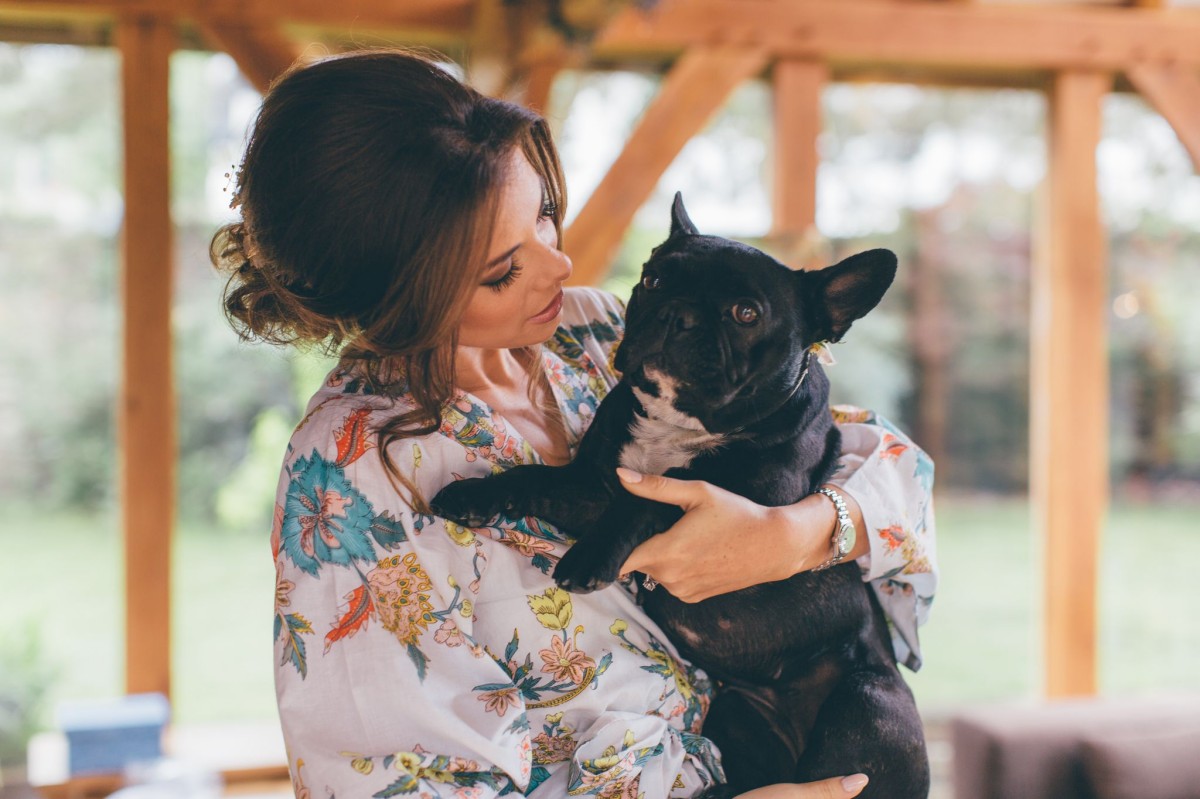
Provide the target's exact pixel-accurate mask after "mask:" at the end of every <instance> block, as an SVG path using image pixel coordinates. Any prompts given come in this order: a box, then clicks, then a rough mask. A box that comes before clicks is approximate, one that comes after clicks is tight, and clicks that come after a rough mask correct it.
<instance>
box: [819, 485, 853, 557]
mask: <svg viewBox="0 0 1200 799" xmlns="http://www.w3.org/2000/svg"><path fill="white" fill-rule="evenodd" d="M816 493H818V494H824V495H825V496H827V497H829V499H830V501H831V502H833V507H834V508H836V509H837V526H836V527H835V528H834V530H833V553H832V554H831V555H830V557H829V560H827V561H825V562H824V563H822V564H821V565H820V566H817V567H816V568H814V569H813V571H815V572H819V571H824V570H825V569H828V568H829V567H830V566H836V565H837V564H839V563H841V562H842V561H843V560H845V559H846V556H847V555H849V554H850V552H851V551H853V549H854V542H855V541H856V540H857V538H858V531H857V530H856V529H855V528H854V521H853V520H852V519H851V518H850V512H849V511H848V510H846V500H845V499H843V498H842V495H841V494H840V493H838V492H837V491H835V490H834V489H832V488H830V487H828V486H822V487H821V488H818V489H817V491H816Z"/></svg>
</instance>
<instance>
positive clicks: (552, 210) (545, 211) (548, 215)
mask: <svg viewBox="0 0 1200 799" xmlns="http://www.w3.org/2000/svg"><path fill="white" fill-rule="evenodd" d="M556 216H558V203H556V202H554V200H551V199H550V198H549V197H547V198H546V199H545V200H542V213H541V217H542V219H553V218H554V217H556Z"/></svg>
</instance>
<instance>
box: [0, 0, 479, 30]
mask: <svg viewBox="0 0 1200 799" xmlns="http://www.w3.org/2000/svg"><path fill="white" fill-rule="evenodd" d="M4 2H5V4H6V5H11V6H14V7H17V8H27V9H45V10H48V11H50V10H60V11H66V12H70V11H90V12H101V13H105V14H111V15H114V16H141V15H147V14H149V15H159V16H178V17H182V18H186V19H208V20H218V21H221V22H227V23H230V24H234V25H248V26H255V25H263V24H266V25H277V24H279V23H281V22H297V23H308V24H315V25H330V26H344V25H347V24H352V25H353V26H354V27H355V28H358V29H364V28H365V29H381V28H382V29H403V28H411V27H419V28H429V29H438V30H440V29H453V30H457V31H466V30H467V29H468V28H469V27H470V24H471V9H472V6H473V0H404V1H403V2H396V0H339V1H338V2H336V3H331V2H328V0H4Z"/></svg>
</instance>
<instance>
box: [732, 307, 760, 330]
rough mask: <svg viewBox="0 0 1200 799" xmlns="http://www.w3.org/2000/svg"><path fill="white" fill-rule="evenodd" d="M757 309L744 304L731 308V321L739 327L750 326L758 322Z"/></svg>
mask: <svg viewBox="0 0 1200 799" xmlns="http://www.w3.org/2000/svg"><path fill="white" fill-rule="evenodd" d="M758 316H759V313H758V309H757V308H755V307H754V306H753V305H750V304H749V303H745V302H739V303H738V304H737V305H735V306H733V321H735V322H737V323H738V324H739V325H752V324H754V323H755V322H757V321H758Z"/></svg>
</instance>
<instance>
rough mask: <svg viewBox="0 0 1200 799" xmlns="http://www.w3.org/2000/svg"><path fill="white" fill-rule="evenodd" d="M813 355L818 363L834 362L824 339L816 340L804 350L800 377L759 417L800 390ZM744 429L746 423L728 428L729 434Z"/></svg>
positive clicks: (772, 412)
mask: <svg viewBox="0 0 1200 799" xmlns="http://www.w3.org/2000/svg"><path fill="white" fill-rule="evenodd" d="M813 355H816V356H817V360H818V361H819V362H820V363H834V360H833V355H832V354H830V353H829V348H828V347H827V346H826V343H825V342H824V341H822V342H818V343H817V344H813V345H812V346H811V347H809V348H808V349H807V350H805V351H804V367H803V368H801V369H800V377H798V378H796V383H795V385H793V386H792V389H791V391H789V392H788V393H787V396H786V397H784V398H783V399H782V400H780V402H779V404H778V405H776V406H775V407H774V408H772V409H771V413H768V414H765V415H764V416H763V417H761V418H764V419H765V418H766V417H767V416H771V415H772V414H774V413H775V412H776V411H778V410H779V409H780V408H782V407H783V406H784V405H787V404H788V403H789V402H791V401H792V397H794V396H796V392H798V391H799V390H800V386H802V385H804V378H806V377H808V368H809V367H810V366H811V365H812V359H813ZM826 359H828V360H826ZM745 429H746V425H742V426H741V427H736V428H734V429H733V430H730V431H729V434H730V435H737V434H738V433H740V432H742V431H743V430H745Z"/></svg>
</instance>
